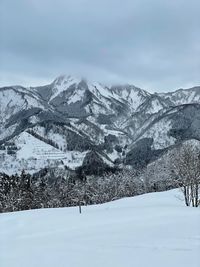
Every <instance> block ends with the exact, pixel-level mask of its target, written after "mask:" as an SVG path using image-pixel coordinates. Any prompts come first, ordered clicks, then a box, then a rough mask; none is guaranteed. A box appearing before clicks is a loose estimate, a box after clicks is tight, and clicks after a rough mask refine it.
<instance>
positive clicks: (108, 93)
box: [0, 75, 200, 172]
mask: <svg viewBox="0 0 200 267" xmlns="http://www.w3.org/2000/svg"><path fill="white" fill-rule="evenodd" d="M199 111H200V87H194V88H191V89H187V90H183V89H180V90H177V91H175V92H170V93H161V94H158V93H154V94H151V93H149V92H147V91H145V90H143V89H140V88H137V87H135V86H133V85H117V86H106V85H103V84H100V83H97V82H89V81H87V80H85V79H82V78H75V77H72V76H64V75H63V76H60V77H58V78H56V79H55V80H54V81H53V82H52V83H51V84H49V85H46V86H41V87H29V88H24V87H22V86H10V87H4V88H0V161H1V167H0V170H2V171H5V172H8V170H9V172H18V171H21V170H22V169H23V168H25V169H27V170H28V171H30V172H34V171H36V170H39V169H41V168H42V167H44V166H55V165H57V166H63V167H64V165H67V166H68V167H71V168H75V167H77V166H80V165H82V163H83V160H84V158H85V157H86V155H93V157H94V153H90V152H91V151H93V152H94V151H95V155H96V156H95V157H96V161H97V162H104V163H105V162H106V165H108V166H109V167H113V166H114V163H115V162H118V163H124V164H130V165H132V164H133V163H134V162H135V159H136V158H137V153H139V152H138V151H140V153H141V151H146V150H145V149H147V151H148V155H152V156H150V157H149V160H147V163H148V162H149V161H150V160H151V159H152V158H155V155H156V157H157V156H158V155H159V153H158V152H160V151H164V150H165V149H166V148H168V147H171V146H173V145H175V144H177V143H178V142H182V141H184V140H187V139H197V140H200V112H199ZM34 146H35V148H34ZM144 147H145V149H144ZM133 154H134V157H133ZM41 155H42V156H41ZM153 155H154V156H153ZM88 157H89V156H88ZM88 157H87V159H88ZM142 157H143V156H142ZM41 158H42V161H41ZM133 158H134V159H133ZM138 158H140V155H138ZM89 162H90V160H89ZM133 165H134V164H133Z"/></svg>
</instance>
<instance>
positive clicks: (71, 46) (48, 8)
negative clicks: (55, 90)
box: [0, 0, 200, 91]
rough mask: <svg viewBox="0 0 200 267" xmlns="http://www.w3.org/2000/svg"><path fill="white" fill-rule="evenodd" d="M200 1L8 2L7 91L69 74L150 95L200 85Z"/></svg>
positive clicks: (2, 49) (2, 22)
mask: <svg viewBox="0 0 200 267" xmlns="http://www.w3.org/2000/svg"><path fill="white" fill-rule="evenodd" d="M199 10H200V2H199V0H190V1H185V0H176V1H169V0H162V1H161V0H124V1H122V0H109V1H108V0H101V1H99V0H57V1H53V0H43V1H41V0H1V1H0V33H1V34H0V36H1V39H2V40H1V42H0V85H2V86H3V85H5V84H13V83H14V84H20V83H22V84H26V85H28V84H29V81H30V85H31V84H37V83H40V82H41V81H43V82H47V81H49V82H50V81H51V80H53V79H54V78H55V76H57V75H59V74H61V73H67V74H68V73H69V74H74V75H81V76H86V77H87V78H88V79H94V80H98V81H102V82H108V83H111V82H113V83H120V82H121V83H123V82H129V83H133V84H135V85H137V86H140V87H143V88H146V89H150V90H153V91H154V90H156V91H159V90H172V89H175V88H179V87H187V86H192V85H197V84H200V76H199V70H200V59H199V52H200V45H199V44H200V42H199V41H200V17H199V14H198V12H199Z"/></svg>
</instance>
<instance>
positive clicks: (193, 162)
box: [171, 143, 200, 207]
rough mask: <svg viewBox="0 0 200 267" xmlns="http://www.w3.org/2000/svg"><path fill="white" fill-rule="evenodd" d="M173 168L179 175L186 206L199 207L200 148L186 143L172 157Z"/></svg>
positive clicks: (179, 183) (178, 179) (178, 180)
mask: <svg viewBox="0 0 200 267" xmlns="http://www.w3.org/2000/svg"><path fill="white" fill-rule="evenodd" d="M171 163H172V168H173V170H174V172H175V174H176V176H177V181H176V182H177V184H178V186H179V187H180V188H181V190H182V192H183V195H184V199H185V204H186V206H191V205H192V206H193V207H198V205H199V198H200V149H199V148H198V147H197V146H195V145H192V144H189V143H187V144H184V145H183V146H182V147H180V148H179V149H178V150H176V152H175V154H174V155H173V157H172V161H171Z"/></svg>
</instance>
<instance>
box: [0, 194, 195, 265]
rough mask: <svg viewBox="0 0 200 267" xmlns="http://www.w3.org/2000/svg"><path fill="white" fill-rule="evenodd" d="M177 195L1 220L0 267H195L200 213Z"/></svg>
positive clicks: (22, 214)
mask: <svg viewBox="0 0 200 267" xmlns="http://www.w3.org/2000/svg"><path fill="white" fill-rule="evenodd" d="M179 194H180V193H179V191H177V190H171V191H168V192H162V193H151V194H146V195H141V196H137V197H134V198H125V199H122V200H118V201H114V202H110V203H106V204H103V205H94V206H88V207H83V208H82V214H79V212H78V208H77V207H74V208H60V209H44V210H32V211H23V212H16V213H7V214H0V240H1V242H0V266H1V267H35V266H37V267H66V266H69V267H134V266H135V267H152V266H153V267H161V266H162V267H169V266H170V267H179V266H180V267H188V266H190V267H198V266H199V264H200V253H199V252H200V228H199V222H200V210H199V209H198V208H188V207H185V206H184V203H183V202H182V201H181V200H180V199H179V197H178V196H179Z"/></svg>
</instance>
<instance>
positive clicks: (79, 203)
mask: <svg viewBox="0 0 200 267" xmlns="http://www.w3.org/2000/svg"><path fill="white" fill-rule="evenodd" d="M78 206H79V213H80V214H81V202H80V201H79V202H78Z"/></svg>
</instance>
